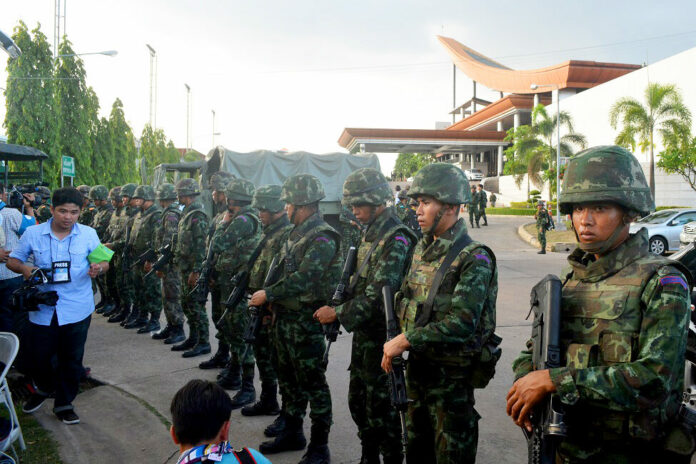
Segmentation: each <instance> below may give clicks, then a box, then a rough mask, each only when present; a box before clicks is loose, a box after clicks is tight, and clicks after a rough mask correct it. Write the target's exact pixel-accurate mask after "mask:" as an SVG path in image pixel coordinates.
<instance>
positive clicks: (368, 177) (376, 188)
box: [343, 168, 392, 206]
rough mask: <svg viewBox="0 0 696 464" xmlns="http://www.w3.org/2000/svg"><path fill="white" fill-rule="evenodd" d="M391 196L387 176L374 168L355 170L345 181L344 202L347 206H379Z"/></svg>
mask: <svg viewBox="0 0 696 464" xmlns="http://www.w3.org/2000/svg"><path fill="white" fill-rule="evenodd" d="M391 198H392V192H391V188H390V187H389V184H388V183H387V179H386V177H384V175H383V174H382V173H381V172H379V171H378V170H376V169H373V168H362V169H358V170H357V171H353V172H351V173H350V175H349V176H348V177H346V181H345V182H344V183H343V204H344V205H346V206H357V205H372V206H378V205H383V204H385V203H386V202H387V201H389V200H391Z"/></svg>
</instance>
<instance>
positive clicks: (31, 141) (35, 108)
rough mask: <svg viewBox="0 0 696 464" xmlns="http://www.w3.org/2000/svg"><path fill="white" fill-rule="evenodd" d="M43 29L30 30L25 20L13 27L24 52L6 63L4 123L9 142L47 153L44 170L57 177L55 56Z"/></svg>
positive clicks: (39, 27) (14, 34)
mask: <svg viewBox="0 0 696 464" xmlns="http://www.w3.org/2000/svg"><path fill="white" fill-rule="evenodd" d="M40 29H41V26H40V25H37V26H36V28H35V29H34V30H33V31H31V33H30V32H29V30H28V28H27V25H26V24H25V23H24V22H22V21H20V22H19V24H18V25H17V26H16V27H15V28H14V33H13V35H12V38H13V39H14V41H15V42H16V43H17V45H18V46H19V48H21V49H22V54H21V55H20V56H19V57H18V58H16V59H12V60H8V62H7V83H6V85H5V88H6V89H7V90H6V91H5V104H6V109H7V112H6V113H5V121H4V123H3V125H4V126H5V128H6V129H7V138H8V141H9V142H10V143H16V144H20V145H28V146H31V147H35V148H38V149H39V150H41V151H43V152H44V153H46V154H48V155H49V160H48V162H47V163H45V164H44V169H45V172H46V174H47V175H48V176H51V177H56V176H57V174H56V173H57V171H58V168H59V158H58V156H57V154H56V153H55V152H54V141H55V115H54V101H53V85H54V82H55V81H53V79H52V77H53V55H52V53H51V45H50V44H49V43H48V40H47V39H46V36H45V35H44V34H43V33H42V32H41V30H40ZM32 34H33V37H32ZM18 168H19V169H21V168H22V167H21V166H20V167H18ZM13 169H15V168H13Z"/></svg>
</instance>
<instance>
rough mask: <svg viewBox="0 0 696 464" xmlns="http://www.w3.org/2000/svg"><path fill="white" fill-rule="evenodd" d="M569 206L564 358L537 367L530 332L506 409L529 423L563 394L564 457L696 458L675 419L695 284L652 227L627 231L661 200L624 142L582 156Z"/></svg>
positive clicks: (564, 205) (575, 163)
mask: <svg viewBox="0 0 696 464" xmlns="http://www.w3.org/2000/svg"><path fill="white" fill-rule="evenodd" d="M559 207H560V211H561V212H562V213H563V214H571V215H572V224H573V229H574V231H575V234H576V236H577V237H578V241H579V244H578V248H577V249H576V250H575V251H573V252H572V253H571V254H570V256H568V263H569V265H570V267H569V268H568V269H567V271H568V272H567V273H565V285H564V286H563V293H562V300H561V304H562V309H561V311H562V315H563V318H562V319H561V321H560V324H561V329H560V330H561V365H562V366H563V367H560V368H556V369H545V370H534V367H533V366H532V353H531V351H530V348H531V346H532V344H531V343H532V341H531V340H530V341H529V342H528V343H527V350H525V351H523V352H522V353H521V354H520V356H519V357H518V358H517V360H516V361H515V362H514V363H513V370H514V373H515V378H516V381H515V384H514V385H513V387H512V388H511V389H510V392H509V393H508V397H507V411H508V414H510V415H511V417H512V418H513V420H514V421H515V423H517V425H520V426H523V427H526V428H527V429H528V430H529V426H530V421H529V413H530V411H531V410H532V409H533V408H534V406H535V405H536V404H537V403H538V402H540V401H542V400H543V399H544V398H545V397H547V395H549V394H555V395H557V396H558V400H560V403H561V404H562V405H563V406H564V408H565V421H566V423H567V425H568V436H567V438H565V439H563V441H562V442H561V444H560V446H559V449H558V452H557V459H556V462H558V463H589V462H592V463H612V464H625V463H648V462H650V463H679V462H682V463H688V462H690V454H691V452H692V451H693V438H692V437H691V436H690V435H689V434H685V433H683V430H681V429H680V428H679V426H678V424H677V423H676V422H677V411H678V410H679V406H680V403H681V392H682V387H683V375H684V352H685V348H686V344H687V329H688V324H689V313H690V311H689V303H690V301H689V293H690V292H689V290H690V288H691V287H690V282H688V281H687V279H686V277H685V275H687V274H688V271H686V270H685V269H683V268H682V267H681V265H680V264H679V263H677V262H675V261H671V260H667V259H665V258H663V257H661V256H656V255H653V254H651V253H650V252H649V250H648V235H647V233H646V231H645V230H642V229H641V230H640V231H639V232H638V233H636V234H634V235H629V224H630V222H631V221H632V220H633V219H635V218H636V217H638V216H639V215H643V214H648V213H649V212H651V211H653V210H654V209H655V205H654V203H653V199H652V196H651V194H650V188H649V187H648V185H647V182H646V181H645V176H644V175H643V170H642V169H641V167H640V164H639V163H638V161H637V160H636V159H635V158H634V157H633V155H632V154H631V153H630V152H628V151H627V150H625V149H624V148H620V147H617V146H602V147H594V148H590V149H588V150H585V151H583V152H581V153H578V154H577V155H575V156H574V157H573V158H571V159H570V162H569V163H568V168H567V170H566V174H565V176H564V179H563V190H562V192H561V197H560V203H559ZM677 450H679V451H680V452H677Z"/></svg>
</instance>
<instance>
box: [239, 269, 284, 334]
mask: <svg viewBox="0 0 696 464" xmlns="http://www.w3.org/2000/svg"><path fill="white" fill-rule="evenodd" d="M278 271H280V266H279V265H278V257H275V258H273V261H271V265H270V266H269V267H268V272H266V278H265V279H264V280H263V288H266V287H269V286H271V285H273V284H274V283H275V282H276V281H277V280H278V277H280V272H278ZM264 310H265V308H263V307H261V306H249V316H250V317H249V322H248V323H247V325H246V327H245V328H244V337H243V338H244V343H247V345H253V344H254V343H256V337H257V336H258V335H259V332H260V331H261V325H262V322H263V316H264V314H263V313H264Z"/></svg>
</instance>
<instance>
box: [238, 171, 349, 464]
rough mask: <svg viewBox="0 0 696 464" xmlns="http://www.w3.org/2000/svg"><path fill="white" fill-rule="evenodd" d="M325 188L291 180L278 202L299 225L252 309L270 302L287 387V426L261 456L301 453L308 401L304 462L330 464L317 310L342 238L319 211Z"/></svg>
mask: <svg viewBox="0 0 696 464" xmlns="http://www.w3.org/2000/svg"><path fill="white" fill-rule="evenodd" d="M322 198H324V187H323V186H322V185H321V182H320V181H319V179H317V178H316V177H314V176H312V175H309V174H298V175H294V176H291V177H288V178H287V179H286V180H285V183H284V184H283V190H282V194H281V197H280V199H281V200H282V201H284V202H285V203H286V204H287V205H288V206H287V211H288V216H289V218H290V222H292V223H293V224H294V225H295V228H294V229H293V230H292V232H291V233H290V235H289V236H288V241H287V242H286V243H285V245H284V246H283V251H282V252H281V254H280V259H281V269H280V278H279V280H278V281H277V282H276V283H275V284H273V285H271V286H269V287H267V288H264V289H263V290H259V291H257V292H255V293H254V294H253V295H252V297H251V300H250V303H249V304H250V305H253V306H261V305H264V304H265V303H266V302H267V301H268V302H270V303H271V305H272V308H273V313H274V315H275V327H274V330H275V333H274V335H275V341H276V352H277V355H278V377H279V379H281V382H282V383H283V384H284V385H285V396H284V397H283V401H284V403H285V411H286V418H285V421H286V424H285V428H284V429H283V431H282V432H280V434H279V435H278V436H277V437H276V438H275V440H272V441H268V442H265V443H262V444H261V447H260V450H261V452H262V453H278V452H281V451H286V450H298V449H303V448H304V447H305V446H306V439H305V436H304V432H303V430H302V421H303V418H304V415H305V413H306V409H307V402H308V401H309V404H310V407H311V413H310V417H311V419H312V428H311V430H312V432H311V439H310V444H309V447H308V449H307V452H306V453H305V455H304V457H303V458H302V460H301V461H300V462H301V463H302V464H319V463H328V462H330V453H329V447H328V439H329V430H330V428H331V392H330V391H329V385H328V384H327V383H326V376H325V373H326V366H325V364H324V362H323V359H322V358H323V353H324V349H325V342H324V334H323V331H322V327H321V324H319V322H317V321H315V320H314V319H313V315H314V312H315V311H316V309H317V308H319V307H320V306H323V305H324V304H325V302H326V301H328V300H329V298H330V297H331V295H332V294H333V290H334V289H335V287H336V284H337V283H338V278H339V277H340V273H341V269H340V267H341V262H340V261H341V260H340V255H339V247H340V237H339V235H338V232H336V230H334V229H333V228H332V227H331V226H329V225H328V224H327V223H326V222H325V221H324V220H323V219H322V217H321V215H320V213H319V200H321V199H322Z"/></svg>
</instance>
